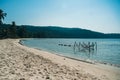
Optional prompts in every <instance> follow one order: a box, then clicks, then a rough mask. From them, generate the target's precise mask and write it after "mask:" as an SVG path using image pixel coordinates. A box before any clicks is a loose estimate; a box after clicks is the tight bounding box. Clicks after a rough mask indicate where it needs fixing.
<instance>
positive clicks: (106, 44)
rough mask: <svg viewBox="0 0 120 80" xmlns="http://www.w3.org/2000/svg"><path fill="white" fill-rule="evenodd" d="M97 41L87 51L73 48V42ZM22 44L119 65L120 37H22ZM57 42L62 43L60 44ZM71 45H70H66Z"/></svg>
mask: <svg viewBox="0 0 120 80" xmlns="http://www.w3.org/2000/svg"><path fill="white" fill-rule="evenodd" d="M75 42H76V43H79V42H81V43H83V42H84V43H88V42H90V43H92V42H96V43H97V49H95V50H92V51H91V52H89V51H78V49H77V48H76V49H75V50H74V43H75ZM21 43H22V44H24V45H26V46H29V47H33V48H37V49H42V50H47V51H49V52H52V53H55V54H59V55H63V56H67V57H71V58H75V59H80V60H92V61H96V62H101V63H109V64H113V65H118V66H119V65H120V39H34V38H33V39H24V40H22V41H21ZM59 44H63V45H62V46H61V45H59ZM66 45H71V46H66Z"/></svg>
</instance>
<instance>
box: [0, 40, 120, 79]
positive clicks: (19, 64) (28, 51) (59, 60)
mask: <svg viewBox="0 0 120 80" xmlns="http://www.w3.org/2000/svg"><path fill="white" fill-rule="evenodd" d="M19 41H20V39H3V40H0V80H120V68H118V67H113V66H108V65H103V64H99V63H95V64H90V63H86V62H82V61H77V60H73V59H69V58H66V57H63V56H58V55H55V54H52V53H49V52H46V51H43V50H37V49H34V48H29V47H26V46H23V45H21V44H19Z"/></svg>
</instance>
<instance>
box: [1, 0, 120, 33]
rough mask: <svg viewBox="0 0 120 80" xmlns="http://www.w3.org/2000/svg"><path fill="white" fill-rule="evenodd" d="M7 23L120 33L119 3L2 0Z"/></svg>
mask: <svg viewBox="0 0 120 80" xmlns="http://www.w3.org/2000/svg"><path fill="white" fill-rule="evenodd" d="M0 9H2V10H4V12H6V13H7V17H6V19H5V20H4V22H5V23H11V22H12V21H15V22H16V24H18V25H38V26H63V27H79V28H83V29H90V30H94V31H99V32H104V33H120V0H0Z"/></svg>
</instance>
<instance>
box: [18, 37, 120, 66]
mask: <svg viewBox="0 0 120 80" xmlns="http://www.w3.org/2000/svg"><path fill="white" fill-rule="evenodd" d="M23 40H24V39H20V41H19V44H20V45H23V46H26V45H24V44H22V41H23ZM26 47H29V46H26ZM31 48H33V47H31ZM34 49H37V50H42V51H45V52H49V53H52V54H55V55H57V56H61V57H65V58H69V59H73V60H76V61H82V62H85V63H89V64H100V65H107V66H111V67H117V68H120V65H117V64H111V63H107V62H100V61H94V60H89V59H87V60H84V59H77V58H73V57H69V56H64V55H61V54H57V52H54V51H47V50H44V49H39V48H34Z"/></svg>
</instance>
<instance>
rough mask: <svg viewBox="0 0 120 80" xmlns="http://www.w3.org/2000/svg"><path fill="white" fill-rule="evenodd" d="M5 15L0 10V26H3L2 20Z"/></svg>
mask: <svg viewBox="0 0 120 80" xmlns="http://www.w3.org/2000/svg"><path fill="white" fill-rule="evenodd" d="M6 15H7V13H4V12H3V10H2V9H0V25H1V24H3V22H2V20H4V18H5V17H6Z"/></svg>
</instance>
